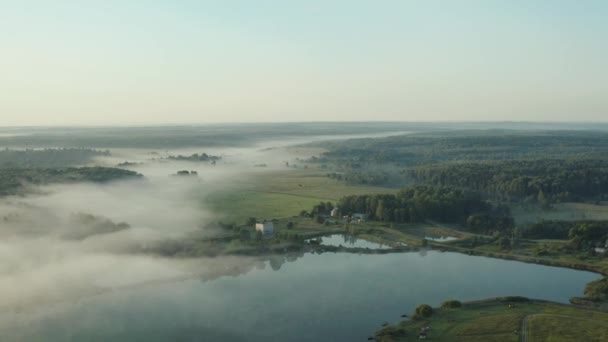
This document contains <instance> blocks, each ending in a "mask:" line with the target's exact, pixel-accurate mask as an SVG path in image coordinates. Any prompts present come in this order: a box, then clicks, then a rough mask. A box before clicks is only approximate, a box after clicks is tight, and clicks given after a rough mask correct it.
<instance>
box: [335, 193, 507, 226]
mask: <svg viewBox="0 0 608 342" xmlns="http://www.w3.org/2000/svg"><path fill="white" fill-rule="evenodd" d="M338 207H339V208H340V211H341V212H342V214H348V215H352V214H354V213H362V214H366V215H367V216H368V217H369V218H370V219H372V220H380V221H386V222H397V223H404V222H410V223H414V222H421V221H425V220H437V221H439V222H446V223H458V224H463V225H464V226H466V227H468V228H470V229H472V230H480V227H481V226H483V227H484V229H486V230H488V231H489V230H493V231H504V230H507V229H509V228H511V227H512V226H513V219H512V218H511V216H510V212H509V209H508V208H507V207H502V206H494V205H492V204H491V203H489V202H487V201H484V200H482V199H481V196H480V195H479V194H478V193H476V192H473V191H468V190H462V189H458V188H454V187H446V186H426V185H416V186H411V187H408V188H405V189H403V190H401V191H399V192H398V193H397V194H383V195H351V196H345V197H343V198H342V199H341V200H340V201H339V203H338ZM480 220H484V221H483V223H485V225H481V224H480V223H479V222H480ZM488 223H489V224H488Z"/></svg>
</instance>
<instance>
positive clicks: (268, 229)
mask: <svg viewBox="0 0 608 342" xmlns="http://www.w3.org/2000/svg"><path fill="white" fill-rule="evenodd" d="M255 230H256V232H261V233H262V234H264V235H270V234H272V233H274V224H273V223H272V222H271V221H264V222H258V223H256V224H255Z"/></svg>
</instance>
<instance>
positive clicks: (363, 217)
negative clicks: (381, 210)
mask: <svg viewBox="0 0 608 342" xmlns="http://www.w3.org/2000/svg"><path fill="white" fill-rule="evenodd" d="M353 220H356V221H358V222H361V221H366V220H367V214H361V213H355V214H353Z"/></svg>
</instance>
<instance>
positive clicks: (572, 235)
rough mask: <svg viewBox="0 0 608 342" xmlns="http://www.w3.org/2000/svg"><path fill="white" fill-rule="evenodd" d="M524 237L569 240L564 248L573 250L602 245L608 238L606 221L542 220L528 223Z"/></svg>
mask: <svg viewBox="0 0 608 342" xmlns="http://www.w3.org/2000/svg"><path fill="white" fill-rule="evenodd" d="M522 235H523V237H524V238H529V239H560V240H569V242H568V244H567V246H566V248H567V249H570V250H574V251H584V250H592V249H594V248H595V247H604V246H605V244H606V242H607V240H608V221H591V220H586V221H542V222H538V223H534V224H530V225H528V226H527V227H526V228H525V229H524V230H523V231H522Z"/></svg>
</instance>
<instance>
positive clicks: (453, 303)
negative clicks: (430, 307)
mask: <svg viewBox="0 0 608 342" xmlns="http://www.w3.org/2000/svg"><path fill="white" fill-rule="evenodd" d="M461 306H462V303H461V302H460V301H458V300H446V301H445V302H443V303H441V308H442V309H456V308H459V307H461Z"/></svg>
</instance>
